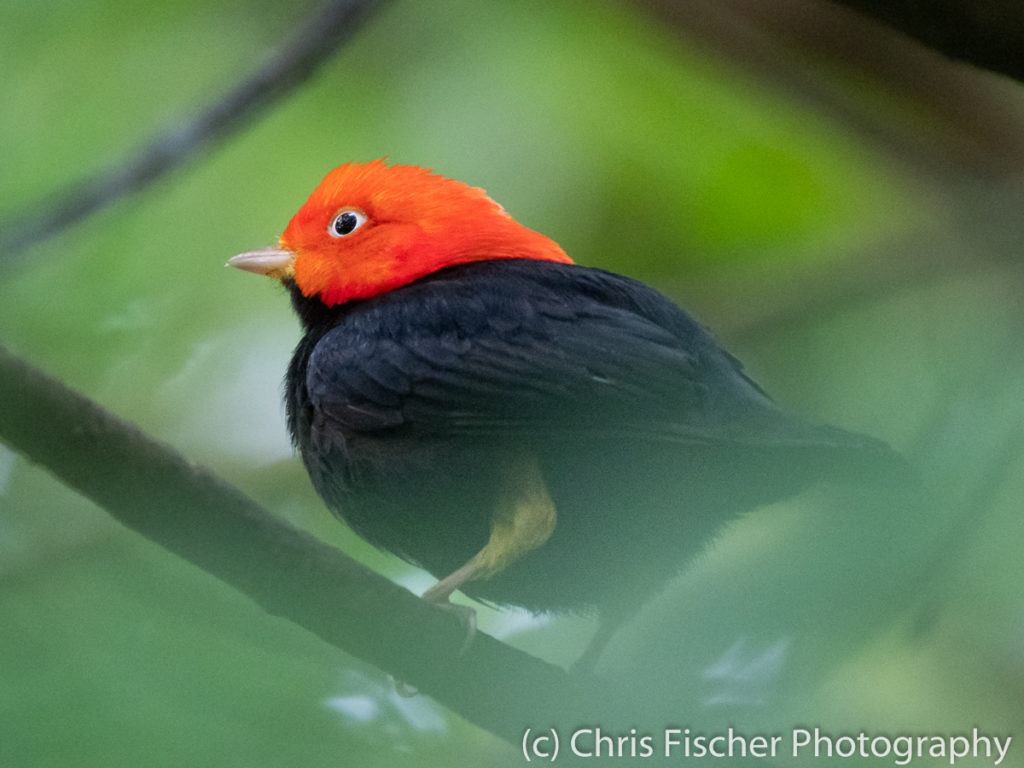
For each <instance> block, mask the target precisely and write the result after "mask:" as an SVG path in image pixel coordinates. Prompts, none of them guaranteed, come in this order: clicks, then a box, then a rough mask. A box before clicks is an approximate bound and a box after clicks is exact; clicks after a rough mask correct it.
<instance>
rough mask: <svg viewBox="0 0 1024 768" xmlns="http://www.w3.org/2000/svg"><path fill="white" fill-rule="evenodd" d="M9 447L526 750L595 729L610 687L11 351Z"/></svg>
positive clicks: (2, 417) (4, 376) (4, 359)
mask: <svg viewBox="0 0 1024 768" xmlns="http://www.w3.org/2000/svg"><path fill="white" fill-rule="evenodd" d="M0 439H2V440H3V442H5V443H7V444H8V445H10V446H11V447H12V448H14V449H16V450H18V451H20V452H21V453H23V454H24V455H25V456H26V457H28V458H29V459H31V460H32V461H34V462H36V463H38V464H40V465H42V466H44V467H45V468H46V469H48V470H49V471H50V472H52V473H53V474H54V475H56V476H57V477H58V478H59V479H60V480H62V481H63V482H64V483H66V484H67V485H68V486H70V487H71V488H73V489H75V490H76V491H78V492H79V493H81V494H82V495H84V496H86V497H88V498H89V499H91V500H93V501H94V502H96V503H97V504H99V505H100V506H102V507H104V508H105V509H106V510H107V511H108V512H109V513H110V514H111V515H112V516H113V517H114V518H116V519H117V520H118V521H120V522H121V523H123V524H124V525H125V526H127V527H128V528H131V529H132V530H134V531H137V532H138V533H141V534H142V535H143V536H145V537H146V538H148V539H150V540H151V541H153V542H155V543H157V544H159V545H160V546H162V547H164V548H165V549H167V550H169V551H171V552H173V553H175V554H177V555H180V556H181V557H183V558H185V559H187V560H189V561H191V562H192V563H194V564H195V565H197V566H199V567H200V568H202V569H203V570H205V571H207V572H208V573H210V574H212V575H213V576H215V577H217V578H219V579H221V580H222V581H224V582H226V583H228V584H230V585H231V586H233V587H235V588H236V589H238V590H239V591H240V592H242V593H244V594H245V595H246V596H248V597H249V598H251V599H252V600H254V601H255V602H256V603H257V604H259V605H260V606H261V607H262V608H263V609H264V610H266V611H268V612H269V613H271V614H274V615H276V616H280V617H283V618H285V619H288V620H290V621H292V622H294V623H296V624H298V625H300V626H302V627H304V628H305V629H307V630H309V631H310V632H313V633H314V634H316V635H318V636H319V637H321V638H322V639H324V640H326V641H327V642H328V643H330V644H331V645H334V646H336V647H337V648H340V649H342V650H344V651H346V652H348V653H350V654H352V655H354V656H357V657H359V658H361V659H364V660H365V661H368V662H370V663H371V664H374V665H376V666H378V667H380V668H381V669H383V670H385V671H387V672H390V673H391V674H393V675H395V676H396V677H398V678H400V679H401V680H404V681H407V682H408V683H410V684H412V685H415V686H416V687H417V688H419V689H420V690H421V691H423V692H424V693H427V694H430V695H431V696H433V697H434V698H436V699H437V700H438V701H440V702H441V703H443V704H445V705H447V706H448V707H449V708H451V709H452V710H453V711H455V712H457V713H458V714H460V715H462V716H463V717H464V718H466V719H467V720H469V721H471V722H473V723H475V724H477V725H479V726H480V727H482V728H485V729H486V730H488V731H490V732H492V733H494V734H496V735H498V736H501V737H503V738H505V739H508V740H510V741H513V742H516V743H518V741H519V740H520V739H521V738H522V735H523V730H524V729H525V728H526V727H527V726H529V725H530V724H538V725H542V726H543V727H551V726H552V725H553V724H555V723H558V722H565V718H566V717H569V718H573V717H574V716H575V717H576V719H575V720H574V722H585V721H587V720H589V719H590V718H592V717H593V716H594V715H595V710H596V709H600V708H601V707H600V706H596V705H595V702H600V701H602V700H606V699H607V698H608V697H607V696H598V695H597V691H596V690H595V687H596V683H595V682H594V681H591V680H587V679H580V678H579V677H577V676H570V675H568V674H567V673H566V672H565V671H564V670H562V669H560V668H558V667H555V666H552V665H550V664H547V663H545V662H543V661H540V660H539V659H536V658H533V657H531V656H528V655H527V654H525V653H522V652H520V651H517V650H515V649H513V648H510V647H508V646H506V645H504V644H502V643H500V642H499V641H497V640H495V639H494V638H492V637H490V636H489V635H486V634H483V633H477V635H476V636H475V637H474V638H473V641H472V643H471V644H470V646H469V648H468V649H467V651H466V652H465V653H464V654H461V655H460V653H459V649H460V647H461V646H462V644H463V641H464V639H465V630H464V628H463V627H462V626H461V624H460V623H459V622H458V621H457V620H456V619H455V617H454V616H452V615H451V614H449V613H448V612H447V611H444V610H441V609H439V608H437V607H436V606H432V605H430V604H428V603H426V602H424V601H422V600H420V599H419V598H417V597H416V596H414V595H413V594H412V593H410V592H408V591H407V590H405V589H403V588H401V587H399V586H397V585H395V584H393V583H392V582H390V581H388V580H387V579H385V578H383V577H382V576H379V575H378V574H376V573H374V572H372V571H370V570H369V569H367V568H365V567H364V566H362V565H360V564H359V563H357V562H355V561H354V560H352V559H351V558H349V557H347V556H345V555H344V554H342V553H341V552H339V551H338V550H336V549H334V548H333V547H330V546H328V545H326V544H324V543H323V542H321V541H319V540H318V539H316V538H314V537H313V536H311V535H309V534H307V533H305V532H303V531H300V530H298V529H296V528H293V527H291V526H289V525H288V524H286V523H284V522H282V521H280V520H278V519H277V518H275V517H273V516H272V515H271V514H269V513H268V512H267V511H265V510H264V509H262V508H261V507H260V506H259V505H257V504H256V503H255V502H253V501H252V500H250V499H249V498H248V497H246V496H245V495H243V494H242V493H241V492H240V491H238V490H237V489H235V488H234V487H232V486H230V485H228V484H227V483H225V482H224V481H222V480H220V479H219V478H217V477H216V476H214V475H213V474H212V473H211V472H209V471H208V470H206V469H204V468H202V467H199V466H197V465H195V464H192V463H191V462H189V461H187V460H186V459H185V458H184V457H182V456H181V455H180V454H178V453H176V452H175V451H174V450H173V449H172V448H170V447H169V446H167V445H164V444H162V443H159V442H157V441H155V440H153V439H151V438H149V437H147V436H146V435H145V434H143V433H142V432H141V431H139V430H138V428H136V427H135V426H134V425H132V424H129V423H127V422H125V421H123V420H121V419H119V418H117V417H116V416H114V415H112V414H110V413H109V412H107V411H105V410H104V409H102V408H101V407H100V406H98V405H97V404H95V403H93V402H92V401H90V400H88V399H87V398H85V397H83V396H82V395H79V394H78V393H76V392H74V391H72V390H70V389H68V388H66V387H65V386H64V385H63V384H61V383H60V382H59V381H56V380H55V379H52V378H50V377H49V376H47V375H46V374H44V373H42V372H41V371H39V370H37V369H35V368H33V367H31V366H30V365H28V364H27V363H26V362H24V361H22V360H20V359H18V358H17V357H14V356H13V355H11V354H10V353H8V352H7V351H6V350H5V349H4V348H3V347H0Z"/></svg>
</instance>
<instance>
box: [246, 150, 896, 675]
mask: <svg viewBox="0 0 1024 768" xmlns="http://www.w3.org/2000/svg"><path fill="white" fill-rule="evenodd" d="M228 264H229V265H230V266H233V267H237V268H239V269H242V270H246V271H249V272H254V273H257V274H262V275H266V276H268V277H270V278H273V279H275V280H277V281H279V282H280V283H281V284H283V286H284V287H285V289H286V290H287V292H288V294H289V296H290V298H291V303H292V306H293V307H294V310H295V312H296V313H297V315H298V317H299V319H300V321H301V325H302V332H303V335H302V337H301V340H300V341H299V342H298V345H297V346H296V348H295V351H294V354H293V356H292V358H291V361H290V363H289V365H288V369H287V372H286V376H285V406H286V408H285V410H286V415H287V424H288V430H289V432H290V434H291V438H292V440H293V442H294V445H295V446H296V449H297V451H298V453H299V454H300V455H301V458H302V461H303V463H304V464H305V467H306V470H307V471H308V474H309V477H310V479H311V481H312V484H313V486H314V488H315V489H316V491H317V492H318V494H319V495H320V497H322V499H323V501H324V502H325V503H326V505H327V507H329V508H330V510H332V512H334V513H335V514H336V515H337V516H339V517H340V518H341V519H342V520H343V521H344V522H345V523H347V524H348V525H349V526H350V527H351V529H352V530H353V531H355V532H356V533H357V534H358V535H360V536H361V537H362V538H364V539H365V540H366V541H368V542H370V543H371V544H373V545H375V546H376V547H378V548H381V549H383V550H386V551H388V552H391V553H393V554H395V555H397V556H399V557H400V558H403V559H404V560H406V561H408V562H410V563H412V564H414V565H416V566H418V567H420V568H422V569H425V570H426V571H428V572H429V573H431V574H432V575H433V576H434V577H435V578H437V579H438V581H437V583H436V584H435V585H434V586H432V587H431V588H430V589H428V590H427V591H426V592H425V593H424V594H423V597H424V599H427V600H430V601H432V602H435V603H438V604H442V605H443V604H447V603H448V600H449V597H450V596H451V595H452V594H453V593H454V592H455V591H456V590H460V591H461V592H463V593H464V594H465V595H467V596H469V597H471V598H474V599H475V600H478V601H480V602H482V603H485V604H492V605H495V606H499V607H500V606H518V607H521V608H525V609H527V610H528V611H532V612H535V613H578V614H596V615H597V617H598V620H599V622H598V627H599V628H598V630H597V634H596V635H595V638H594V640H593V641H592V642H591V645H590V647H588V649H587V650H586V651H585V652H584V654H583V656H582V657H581V661H583V660H584V658H585V659H586V663H587V664H591V663H593V661H594V659H596V658H597V656H598V655H599V654H600V652H601V649H602V648H603V647H604V645H605V644H606V643H607V641H608V639H609V638H610V637H611V635H612V634H613V633H614V632H615V630H616V628H618V627H619V626H621V625H622V623H624V622H625V621H626V620H628V619H629V618H630V617H631V616H632V615H633V614H634V613H635V612H636V611H637V610H638V608H639V606H641V605H642V604H643V603H644V602H645V601H646V600H647V599H648V598H649V597H650V596H651V595H653V594H655V593H656V592H657V591H658V590H659V589H660V588H662V587H663V585H664V584H666V583H667V582H668V581H669V580H670V579H671V578H672V577H673V576H675V575H676V574H678V573H679V572H680V571H681V569H682V568H683V567H684V566H685V565H686V564H687V563H688V562H689V561H690V560H692V559H693V558H694V556H695V555H697V554H698V553H700V552H701V551H702V550H703V549H704V548H705V547H707V546H708V544H709V542H711V541H712V540H713V539H714V538H715V537H716V536H717V535H718V534H719V533H720V532H721V531H722V530H723V529H724V528H725V527H726V526H727V525H728V524H730V523H731V522H732V521H735V520H736V519H738V518H739V517H741V516H742V515H745V514H747V513H748V512H750V511H752V510H755V509H757V508H758V507H762V506H765V505H767V504H770V503H773V502H776V501H779V500H782V499H785V498H787V497H789V496H792V495H794V494H796V493H797V492H799V491H801V490H802V489H804V488H806V487H808V486H810V485H811V484H813V483H815V482H817V481H819V480H836V479H848V478H850V477H853V476H856V475H857V474H858V473H867V474H869V475H870V474H871V473H876V474H877V475H878V476H882V475H884V474H886V473H887V472H889V470H890V468H892V467H894V466H896V465H898V463H899V459H898V455H897V454H896V452H895V451H893V450H892V449H891V448H889V446H888V445H886V444H885V443H884V442H882V441H880V440H877V439H875V438H873V437H868V436H865V435H860V434H857V433H854V432H849V431H845V430H843V429H840V428H837V427H832V426H828V425H824V424H817V423H814V422H811V421H809V420H805V419H803V418H799V417H797V416H795V415H792V414H790V413H787V412H786V411H784V410H783V409H781V408H780V407H779V406H778V405H777V404H776V403H775V402H774V401H773V400H772V399H771V398H770V397H769V396H768V395H767V394H766V393H765V391H764V390H763V389H762V388H761V386H759V385H758V384H757V383H755V381H754V380H753V379H752V378H751V377H750V376H749V375H748V374H747V373H746V372H745V371H744V368H743V366H742V365H741V363H740V362H739V361H738V360H737V358H736V357H734V356H733V355H731V354H730V353H729V352H727V351H726V350H725V349H723V347H722V346H720V345H719V343H718V342H717V341H716V340H715V338H714V337H713V335H712V334H711V332H710V331H709V330H708V329H707V328H705V327H704V326H703V325H702V324H700V323H699V322H698V321H697V320H695V319H693V318H692V317H691V316H690V315H689V314H688V313H686V312H685V311H684V310H683V309H681V308H679V307H678V306H677V305H676V304H675V303H673V302H672V301H671V300H670V299H668V298H667V297H665V296H664V295H662V294H661V293H659V292H658V291H656V290H655V289H653V288H651V287H648V286H647V285H645V284H643V283H641V282H639V281H637V280H634V279H631V278H629V277H626V276H622V275H619V274H615V273H612V272H609V271H605V270H602V269H598V268H594V267H587V266H582V265H579V264H576V263H575V262H574V261H573V260H572V259H570V257H569V256H568V255H567V254H566V253H565V251H563V249H562V248H561V247H560V246H559V245H558V244H557V243H556V242H554V241H553V240H551V239H549V238H548V237H546V236H544V235H542V234H540V233H538V232H536V231H533V230H531V229H528V228H527V227H525V226H523V225H522V224H520V223H518V222H517V221H516V220H515V219H513V218H512V217H511V216H510V215H509V214H508V213H507V212H506V211H505V209H504V208H502V207H501V205H499V204H498V203H496V202H495V201H494V200H492V199H491V198H490V197H489V196H488V194H487V193H486V192H485V191H484V190H483V189H480V188H477V187H472V186H469V185H467V184H464V183H462V182H460V181H457V180H455V179H451V178H448V177H446V176H443V175H441V174H437V173H434V172H433V171H432V170H430V169H428V168H424V167H420V166H413V165H398V164H389V163H388V162H387V161H386V160H374V161H370V162H350V163H345V164H343V165H341V166H339V167H337V168H335V169H334V170H332V171H331V172H330V173H328V174H327V176H326V177H325V178H324V179H323V181H322V182H321V183H320V184H319V186H317V187H316V188H315V190H314V191H313V193H312V194H311V195H310V197H309V199H308V200H307V201H306V203H305V204H304V205H302V207H301V208H300V209H299V210H298V212H297V213H295V215H294V216H293V217H292V219H291V221H290V222H289V224H288V225H287V227H286V229H285V230H284V232H283V234H281V236H280V238H279V240H278V243H277V244H276V245H275V246H273V247H269V248H263V249H260V250H255V251H248V252H245V253H240V254H238V255H237V256H234V257H233V258H231V259H230V260H229V262H228Z"/></svg>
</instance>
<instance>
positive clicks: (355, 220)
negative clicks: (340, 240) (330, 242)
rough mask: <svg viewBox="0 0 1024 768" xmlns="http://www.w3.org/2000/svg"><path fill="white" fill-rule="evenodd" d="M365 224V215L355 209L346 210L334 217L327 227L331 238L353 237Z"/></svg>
mask: <svg viewBox="0 0 1024 768" xmlns="http://www.w3.org/2000/svg"><path fill="white" fill-rule="evenodd" d="M365 223H366V214H365V213H363V212H362V211H357V210H355V209H354V208H345V209H344V210H341V211H338V212H337V213H336V214H335V215H334V218H333V219H331V223H330V225H328V227H327V232H328V234H330V236H331V237H345V236H346V235H351V234H352V233H353V232H355V231H356V230H357V229H359V228H360V227H361V226H363V224H365Z"/></svg>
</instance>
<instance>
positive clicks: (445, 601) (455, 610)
mask: <svg viewBox="0 0 1024 768" xmlns="http://www.w3.org/2000/svg"><path fill="white" fill-rule="evenodd" d="M444 581H447V579H445V580H443V581H439V582H438V583H437V584H435V585H434V586H433V587H431V588H430V589H428V590H427V591H426V592H424V593H423V595H422V597H423V599H424V600H426V601H427V602H428V603H433V604H434V605H436V606H437V607H438V608H443V609H444V610H446V611H448V612H449V613H452V614H454V615H455V616H456V618H458V620H459V623H460V624H462V626H463V628H464V629H465V630H466V637H465V639H464V640H463V641H462V645H461V646H460V647H459V656H462V655H463V654H464V653H465V652H466V651H468V650H469V646H470V644H471V643H472V642H473V638H474V637H476V610H474V609H473V608H471V607H470V606H468V605H458V604H456V603H453V602H451V600H449V598H450V597H451V594H452V592H454V591H455V590H454V588H449V587H450V585H445V584H444Z"/></svg>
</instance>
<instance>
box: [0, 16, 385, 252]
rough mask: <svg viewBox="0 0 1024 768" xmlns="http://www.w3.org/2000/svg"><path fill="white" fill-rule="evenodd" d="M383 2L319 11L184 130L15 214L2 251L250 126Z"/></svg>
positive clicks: (66, 224)
mask: <svg viewBox="0 0 1024 768" xmlns="http://www.w3.org/2000/svg"><path fill="white" fill-rule="evenodd" d="M381 4H382V0H335V2H331V3H329V4H328V5H326V6H325V7H323V8H321V9H320V10H318V11H317V12H316V13H314V14H313V15H312V16H310V18H309V19H307V20H306V22H305V23H304V24H303V25H302V26H301V27H300V28H299V29H298V31H297V32H296V33H295V34H294V35H293V36H292V38H291V39H290V41H289V42H288V43H287V44H286V45H283V46H282V47H281V48H279V49H278V51H277V53H276V54H274V55H273V56H272V57H271V58H270V60H269V61H267V62H266V63H265V64H264V65H263V66H262V67H261V68H260V69H259V70H257V71H256V73H255V74H253V75H252V76H251V77H249V78H248V79H247V80H245V81H243V82H242V83H240V84H239V85H238V86H237V87H235V88H234V89H233V90H231V91H230V92H229V93H227V94H226V95H225V96H224V97H223V98H222V99H221V100H220V101H218V102H216V103H215V104H213V105H211V106H210V107H209V108H207V109H206V110H204V111H203V112H201V113H200V114H199V115H197V116H196V117H195V118H194V119H193V120H192V121H191V122H190V123H188V124H186V125H185V126H184V127H183V128H180V129H174V130H170V131H167V132H166V133H164V134H163V135H161V136H158V137H157V138H156V139H154V140H152V141H151V142H150V143H149V144H148V145H147V146H146V147H145V148H144V149H143V150H142V151H141V152H140V153H139V154H138V155H137V156H135V157H132V158H130V159H129V160H127V161H125V162H123V163H121V164H119V165H116V166H114V167H112V168H107V169H105V170H102V171H100V172H98V173H96V174H95V175H93V176H91V177H89V178H87V179H85V180H83V181H81V182H79V183H78V184H76V185H74V186H72V187H71V188H70V189H68V190H66V191H63V192H58V193H57V194H58V197H57V199H56V200H55V199H54V197H53V196H52V195H48V196H47V197H46V198H45V203H38V204H36V205H35V206H33V207H30V208H29V209H28V210H27V211H26V212H24V213H22V214H20V215H18V216H15V217H14V221H15V223H14V224H12V225H11V226H5V227H3V229H4V230H5V231H4V232H3V233H2V234H0V254H2V257H4V258H7V259H11V258H12V257H13V256H15V255H16V254H18V253H20V252H21V251H24V250H25V249H27V248H29V247H31V246H32V245H35V244H36V243H38V242H40V241H42V240H44V239H46V238H49V237H53V236H54V235H57V234H59V233H61V232H63V231H64V230H66V229H68V228H70V227H71V226H73V225H75V224H77V223H78V222H80V221H82V220H83V219H85V218H87V217H88V216H90V215H92V214H93V213H96V212H97V211H98V210H100V209H102V208H105V207H106V206H108V205H110V204H112V203H114V202H116V201H117V200H119V199H121V198H123V197H126V196H128V195H131V194H134V193H136V192H138V191H140V190H141V189H143V188H145V187H146V186H148V185H149V184H151V183H153V182H154V181H156V180H157V179H159V178H161V177H162V176H164V175H166V174H167V173H169V172H171V171H173V170H175V169H176V168H178V167H180V166H181V165H183V164H184V163H186V162H187V161H188V160H190V159H191V158H193V157H195V156H196V155H198V154H199V153H200V152H203V151H204V150H206V149H208V148H210V147H211V146H212V145H213V144H215V143H216V142H218V141H221V140H223V139H224V138H225V137H227V136H228V135H230V134H231V133H233V132H234V131H237V130H239V129H240V128H243V127H244V126H245V125H247V124H248V123H249V122H251V121H252V120H254V119H255V118H256V116H257V115H258V114H259V113H260V112H263V111H266V110H267V109H268V108H270V107H271V106H273V105H274V104H275V103H276V102H277V101H278V100H280V99H281V98H283V97H284V96H286V95H287V94H288V93H290V92H291V91H292V90H294V89H295V88H296V87H297V86H299V85H301V84H302V83H303V82H305V81H306V80H307V79H309V77H310V76H311V75H313V73H314V72H315V71H316V70H317V68H318V67H319V66H320V65H321V64H323V63H324V62H325V61H326V60H327V59H328V58H330V56H331V55H332V54H333V53H334V52H335V51H337V50H338V49H339V48H341V47H342V46H343V45H344V44H345V43H346V42H348V41H349V40H351V39H352V37H353V36H354V35H355V33H356V32H357V31H358V30H359V29H360V28H361V27H362V26H363V24H364V23H365V22H366V21H367V19H369V18H370V16H371V15H372V13H373V12H374V11H375V10H376V9H377V8H379V7H380V5H381Z"/></svg>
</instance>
